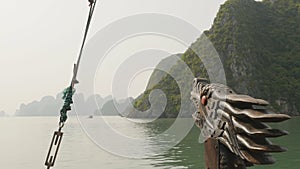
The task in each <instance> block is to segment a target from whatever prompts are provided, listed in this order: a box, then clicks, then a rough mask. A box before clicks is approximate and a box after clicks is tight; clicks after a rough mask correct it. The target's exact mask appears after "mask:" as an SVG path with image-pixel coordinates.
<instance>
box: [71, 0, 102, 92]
mask: <svg viewBox="0 0 300 169" xmlns="http://www.w3.org/2000/svg"><path fill="white" fill-rule="evenodd" d="M96 2H97V0H95V1H94V2H93V3H92V4H91V6H90V11H89V15H88V20H87V23H86V27H85V32H84V36H83V40H82V44H81V48H80V51H79V55H78V59H77V63H76V64H75V65H74V69H76V70H75V71H76V72H74V75H75V77H76V75H77V72H78V69H79V63H80V60H81V57H82V53H83V49H84V45H85V41H86V38H87V34H88V31H89V27H90V23H91V20H92V16H93V13H94V9H95V6H96ZM73 80H75V79H73ZM73 80H72V82H71V86H72V87H74V81H73Z"/></svg>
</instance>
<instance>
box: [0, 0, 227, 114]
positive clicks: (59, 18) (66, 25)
mask: <svg viewBox="0 0 300 169" xmlns="http://www.w3.org/2000/svg"><path fill="white" fill-rule="evenodd" d="M224 1H225V0H186V1H183V0H99V1H98V4H97V8H96V11H95V16H94V18H93V22H92V25H91V31H90V34H89V37H92V36H93V35H94V34H95V33H96V32H97V31H98V30H101V28H103V27H105V26H106V25H108V24H110V23H112V22H114V21H116V20H118V19H121V18H123V17H126V16H131V15H135V14H142V13H161V14H167V15H171V16H175V17H178V18H181V19H182V20H185V21H186V22H189V23H190V24H192V25H194V26H195V27H196V28H197V29H199V30H200V31H203V30H205V29H208V28H209V27H210V26H211V24H212V22H213V19H214V17H215V15H216V13H217V10H218V9H219V6H220V4H222V3H224ZM87 12H88V2H87V0H43V1H40V0H26V1H24V0H16V1H1V5H0V22H1V28H0V59H1V62H0V77H1V88H0V111H1V110H4V111H6V112H7V113H14V112H15V109H17V108H18V107H19V105H20V104H21V103H29V102H31V101H33V100H39V99H41V98H42V97H43V96H45V95H52V96H55V95H56V94H57V93H58V92H60V91H62V90H63V89H64V88H65V87H66V86H67V85H68V84H69V81H70V78H71V71H72V64H73V62H74V61H75V60H76V58H77V53H78V50H79V46H80V43H81V39H82V33H83V28H84V26H85V22H86V16H87ZM143 38H145V37H143ZM151 38H152V39H153V37H149V40H151ZM196 38H197V37H195V39H196ZM195 39H194V40H195ZM144 40H147V38H146V39H144ZM166 42H168V41H167V40H166V41H164V40H162V41H161V43H166ZM134 43H138V42H135V41H134V39H133V40H132V42H131V45H132V44H134ZM190 43H192V41H191V42H190ZM173 47H174V49H170V50H169V53H170V51H171V52H175V53H176V52H184V50H185V47H183V46H181V47H180V45H179V46H178V45H174V46H173ZM112 54H113V53H112ZM150 73H151V71H148V72H147V73H146V74H145V76H149V74H150ZM78 78H79V80H80V77H78ZM137 79H139V78H137ZM141 79H143V78H141ZM139 81H143V83H137V84H135V85H134V88H131V89H130V91H131V93H132V95H133V96H135V95H137V94H138V93H141V92H142V90H143V89H144V88H145V85H146V81H145V80H139ZM81 83H84V81H81ZM106 88H109V86H106V87H104V90H101V89H98V90H96V91H97V92H98V93H99V94H100V95H102V96H106V95H108V94H110V90H106ZM78 92H80V91H78Z"/></svg>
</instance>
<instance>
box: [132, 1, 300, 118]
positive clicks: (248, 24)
mask: <svg viewBox="0 0 300 169" xmlns="http://www.w3.org/2000/svg"><path fill="white" fill-rule="evenodd" d="M194 17H197V16H194ZM204 35H205V37H207V38H208V39H209V40H210V41H211V43H212V44H213V46H214V47H215V49H216V51H217V52H218V54H219V56H220V59H221V61H222V64H223V67H224V69H225V73H226V80H227V85H228V86H230V87H231V88H233V89H234V90H235V91H236V92H238V93H244V94H247V95H251V96H253V97H256V98H262V99H265V100H268V101H269V102H270V106H271V109H273V110H274V111H275V112H281V113H285V114H289V115H300V104H299V103H298V102H299V100H300V1H299V0H263V1H255V0H228V1H226V2H225V3H224V4H223V5H222V6H221V7H220V9H219V12H218V14H217V16H216V18H215V20H214V23H213V25H212V27H211V28H210V29H209V30H207V31H205V32H204ZM204 35H202V36H201V37H199V38H198V39H197V41H196V42H194V43H193V44H192V45H191V46H190V48H189V49H187V50H186V52H185V53H183V54H179V55H180V59H181V60H182V61H184V62H185V63H186V64H187V65H188V66H189V68H190V69H191V70H192V72H193V74H194V75H195V77H203V78H208V75H207V71H206V69H205V67H204V64H203V63H202V61H201V60H200V59H199V58H198V57H197V55H196V53H204V54H205V55H206V56H205V57H210V55H211V53H205V52H206V51H208V47H207V44H206V43H205V37H204ZM170 57H174V56H170ZM166 60H167V59H166ZM163 62H165V61H162V62H161V63H160V64H164V63H163ZM160 64H159V65H160ZM171 72H172V73H173V74H177V75H178V76H180V75H181V78H182V81H184V82H185V83H186V84H184V85H185V87H184V89H183V90H185V92H184V93H189V92H188V91H189V90H191V83H192V79H190V78H188V77H185V74H186V73H187V72H186V71H185V70H184V69H182V65H181V64H180V63H179V62H178V64H177V65H175V66H173V67H172V68H171ZM162 74H163V75H162ZM161 77H163V78H161ZM152 79H154V80H156V79H160V80H159V81H158V82H157V81H153V82H151V81H150V82H149V83H148V86H147V88H146V91H145V92H144V93H143V94H141V95H140V96H139V97H138V98H137V99H135V100H134V106H135V108H136V109H137V110H140V111H146V110H148V109H149V108H150V103H149V94H150V92H151V91H152V90H154V89H161V90H163V91H164V93H165V94H166V96H167V100H168V103H167V106H166V109H165V110H164V112H163V113H162V114H161V115H160V117H177V115H178V112H179V110H180V108H181V107H180V101H181V96H180V92H179V88H178V84H177V83H176V81H175V80H174V79H173V78H172V77H171V76H170V75H168V74H166V73H164V72H161V71H160V70H156V71H154V72H153V74H152V75H151V78H150V80H152ZM183 97H185V100H188V98H189V97H190V96H189V95H184V96H183ZM189 104H190V103H186V104H184V105H183V106H186V107H182V108H183V109H184V110H185V112H184V115H183V116H185V117H190V116H191V114H192V113H193V111H194V110H193V106H189ZM156 111H159V110H155V109H154V110H153V111H152V112H149V111H147V112H146V114H142V115H141V114H137V113H136V111H135V110H134V109H131V110H128V112H129V117H151V116H154V114H153V113H155V112H156Z"/></svg>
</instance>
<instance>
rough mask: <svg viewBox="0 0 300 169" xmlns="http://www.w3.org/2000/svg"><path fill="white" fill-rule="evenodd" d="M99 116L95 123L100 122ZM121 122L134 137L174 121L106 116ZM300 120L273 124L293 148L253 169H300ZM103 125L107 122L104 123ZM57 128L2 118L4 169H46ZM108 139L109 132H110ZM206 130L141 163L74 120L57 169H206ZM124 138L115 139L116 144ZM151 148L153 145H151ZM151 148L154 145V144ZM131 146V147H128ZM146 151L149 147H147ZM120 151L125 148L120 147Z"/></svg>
mask: <svg viewBox="0 0 300 169" xmlns="http://www.w3.org/2000/svg"><path fill="white" fill-rule="evenodd" d="M97 118H100V117H96V118H93V119H89V120H90V121H96V120H97ZM105 118H107V119H108V121H111V122H115V123H114V126H119V128H120V131H121V130H122V131H123V130H124V131H126V133H129V135H130V134H132V135H139V136H143V137H147V136H149V137H151V136H152V135H153V133H159V132H161V131H164V130H166V129H167V128H168V127H169V126H170V125H171V124H172V123H173V122H174V119H159V120H157V122H155V123H152V124H134V125H133V124H132V123H131V122H129V121H128V120H127V119H125V118H121V117H105ZM299 124H300V118H293V119H291V120H289V121H287V122H284V123H280V124H276V125H272V126H274V127H278V128H283V129H286V130H288V131H289V132H290V134H289V135H288V136H285V137H282V138H277V139H274V140H272V141H273V142H275V143H279V144H280V145H283V146H285V147H287V148H288V151H287V152H285V153H280V154H275V155H274V156H275V158H276V159H277V163H276V164H275V165H268V166H255V167H252V168H253V169H262V168H273V169H283V168H288V169H299V168H300V166H299V164H300V146H299V145H300V131H299ZM100 126H101V124H100ZM56 127H57V118H56V117H7V118H0V131H1V138H0V168H1V169H2V168H3V169H41V168H45V167H44V162H45V155H46V153H47V149H48V146H49V143H50V138H51V137H52V134H53V131H54V130H55V129H56ZM105 134H106V136H107V135H108V134H109V133H105ZM199 134H200V131H199V130H198V129H197V128H196V127H193V128H192V130H191V131H190V132H189V133H188V135H187V136H186V137H185V138H184V139H183V140H182V141H181V142H180V143H179V144H177V145H176V146H174V147H173V148H172V149H170V150H168V151H166V152H165V153H162V154H157V155H155V156H151V157H147V158H143V159H138V158H134V159H133V158H126V157H120V156H118V155H115V154H112V153H110V152H108V151H105V150H103V149H102V148H100V147H99V146H98V145H97V144H96V143H95V142H94V141H93V140H91V139H90V138H89V137H88V134H87V133H86V132H85V131H84V130H83V129H82V128H81V125H80V122H79V121H78V119H77V118H75V117H73V118H70V119H69V120H68V122H67V124H66V126H65V128H64V138H63V142H62V145H61V149H60V152H59V155H58V159H57V162H56V164H55V167H54V169H83V168H86V169H99V168H104V169H127V168H128V169H150V168H154V169H165V168H174V169H175V168H180V169H181V168H195V169H196V168H197V169H199V168H204V163H203V145H202V144H200V143H198V138H199ZM118 141H120V140H111V143H112V144H115V143H118ZM147 144H149V145H147ZM150 144H151V145H150ZM128 146H129V147H128ZM160 146H161V142H157V143H153V142H151V143H150V142H149V143H148V142H145V143H144V144H143V145H126V146H123V149H124V151H128V149H129V150H130V151H132V152H141V151H145V150H147V149H148V148H149V149H151V148H153V147H156V148H157V147H160ZM145 147H146V148H145ZM118 149H122V146H119V147H118Z"/></svg>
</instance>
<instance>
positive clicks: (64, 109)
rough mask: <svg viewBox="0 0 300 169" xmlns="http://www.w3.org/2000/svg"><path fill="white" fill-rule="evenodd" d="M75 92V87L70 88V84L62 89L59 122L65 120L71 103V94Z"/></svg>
mask: <svg viewBox="0 0 300 169" xmlns="http://www.w3.org/2000/svg"><path fill="white" fill-rule="evenodd" d="M74 93H75V89H74V88H72V86H70V87H68V88H66V89H65V90H64V91H63V96H62V99H63V100H64V105H63V107H62V108H61V110H60V122H61V123H64V122H66V120H67V118H68V116H67V112H68V111H70V110H71V104H73V99H72V97H73V95H74Z"/></svg>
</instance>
